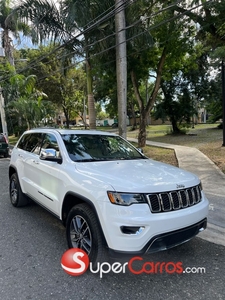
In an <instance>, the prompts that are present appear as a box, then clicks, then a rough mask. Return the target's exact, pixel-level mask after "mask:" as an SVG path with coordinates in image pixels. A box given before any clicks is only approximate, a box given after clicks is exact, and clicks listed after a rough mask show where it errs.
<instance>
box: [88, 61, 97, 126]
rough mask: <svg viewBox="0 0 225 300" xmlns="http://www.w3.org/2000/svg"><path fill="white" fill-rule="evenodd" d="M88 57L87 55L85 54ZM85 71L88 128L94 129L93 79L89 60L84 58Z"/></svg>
mask: <svg viewBox="0 0 225 300" xmlns="http://www.w3.org/2000/svg"><path fill="white" fill-rule="evenodd" d="M87 57H88V56H87ZM86 72H87V93H88V115H89V126H90V127H89V128H90V129H96V111H95V99H94V95H93V85H92V83H93V79H92V75H91V65H90V62H89V60H88V59H87V60H86Z"/></svg>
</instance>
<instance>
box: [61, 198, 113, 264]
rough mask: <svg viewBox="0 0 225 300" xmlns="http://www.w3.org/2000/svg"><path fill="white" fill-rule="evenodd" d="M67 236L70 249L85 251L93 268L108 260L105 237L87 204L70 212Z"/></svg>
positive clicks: (79, 205) (76, 206) (75, 207)
mask: <svg viewBox="0 0 225 300" xmlns="http://www.w3.org/2000/svg"><path fill="white" fill-rule="evenodd" d="M66 235H67V242H68V246H69V248H79V249H82V250H84V251H85V252H86V253H87V254H88V256H89V259H90V261H91V262H92V264H93V266H96V264H97V263H98V262H103V261H106V259H107V258H108V254H107V249H106V246H105V242H104V237H103V234H102V231H101V229H100V226H99V223H98V220H97V218H96V216H95V213H94V212H93V210H92V209H91V208H90V207H89V206H88V205H87V204H85V203H82V204H78V205H75V206H74V207H73V208H72V209H71V211H70V212H69V215H68V219H67V225H66Z"/></svg>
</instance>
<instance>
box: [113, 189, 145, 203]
mask: <svg viewBox="0 0 225 300" xmlns="http://www.w3.org/2000/svg"><path fill="white" fill-rule="evenodd" d="M107 193H108V197H109V200H110V202H111V203H113V204H119V205H131V204H134V203H146V200H145V197H144V195H142V194H129V193H116V192H107Z"/></svg>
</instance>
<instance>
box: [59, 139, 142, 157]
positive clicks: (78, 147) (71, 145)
mask: <svg viewBox="0 0 225 300" xmlns="http://www.w3.org/2000/svg"><path fill="white" fill-rule="evenodd" d="M62 139H63V141H64V144H65V146H66V149H67V151H68V154H69V156H70V158H71V159H72V160H73V161H78V162H79V161H103V160H104V161H106V160H122V159H123V160H124V159H126V160H128V159H143V158H145V157H144V156H143V155H142V154H141V153H140V152H139V151H138V150H137V149H136V148H135V147H133V146H132V145H130V144H129V143H128V142H126V141H125V140H124V139H122V138H121V137H120V136H111V135H99V134H96V135H90V134H86V135H85V134H63V135H62Z"/></svg>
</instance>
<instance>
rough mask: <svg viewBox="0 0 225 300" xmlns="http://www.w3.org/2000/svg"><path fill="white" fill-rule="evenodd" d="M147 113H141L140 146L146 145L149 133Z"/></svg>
mask: <svg viewBox="0 0 225 300" xmlns="http://www.w3.org/2000/svg"><path fill="white" fill-rule="evenodd" d="M146 121H147V118H146V114H145V113H144V112H143V113H141V115H140V126H139V133H138V147H140V148H143V147H145V145H146V139H147V133H146Z"/></svg>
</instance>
